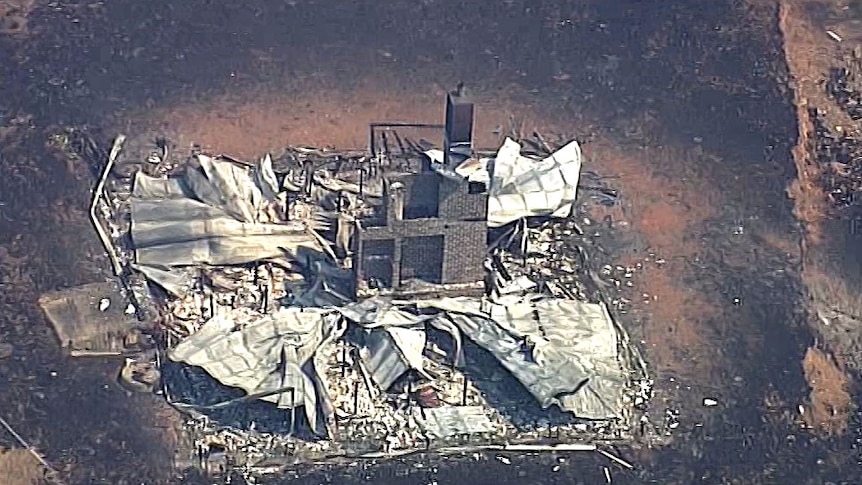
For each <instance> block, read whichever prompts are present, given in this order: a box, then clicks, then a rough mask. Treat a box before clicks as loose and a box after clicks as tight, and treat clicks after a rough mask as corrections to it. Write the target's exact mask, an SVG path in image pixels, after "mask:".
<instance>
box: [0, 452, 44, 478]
mask: <svg viewBox="0 0 862 485" xmlns="http://www.w3.org/2000/svg"><path fill="white" fill-rule="evenodd" d="M44 476H45V473H44V469H43V468H42V465H41V464H40V463H39V461H38V460H37V459H36V458H35V457H34V456H33V455H31V454H30V453H29V452H27V451H25V450H3V449H0V485H40V484H42V483H45V481H44Z"/></svg>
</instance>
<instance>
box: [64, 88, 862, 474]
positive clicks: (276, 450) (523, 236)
mask: <svg viewBox="0 0 862 485" xmlns="http://www.w3.org/2000/svg"><path fill="white" fill-rule="evenodd" d="M842 86H843V85H842ZM854 93H855V91H854ZM853 96H857V95H856V94H854V95H853ZM849 97H851V96H849V95H848V98H849ZM860 110H862V108H860ZM513 130H517V128H513ZM511 136H512V137H513V138H514V139H516V140H519V141H520V143H521V144H522V146H523V148H524V151H523V154H524V155H526V156H532V157H537V158H543V157H546V156H548V155H550V154H551V153H553V152H554V151H555V150H556V149H558V148H559V147H561V146H562V145H563V143H564V140H563V139H562V138H560V139H559V140H549V139H547V138H546V137H543V136H542V135H540V134H538V133H533V134H530V135H524V134H521V133H517V132H513V133H512V135H511ZM67 137H68V138H67V140H65V142H66V145H67V147H68V148H69V149H70V150H71V151H74V152H75V153H76V154H77V156H80V157H81V158H84V159H85V160H89V161H92V163H93V166H98V165H100V163H102V162H100V161H101V160H104V159H106V158H108V157H110V156H115V155H116V154H115V153H111V154H109V152H110V151H109V150H104V149H102V148H100V146H99V144H98V143H96V142H94V141H93V139H92V138H90V137H89V136H88V135H87V133H86V132H84V131H74V132H70V133H68V134H67ZM842 140H843V139H842ZM383 142H384V143H386V145H387V146H385V147H384V149H385V150H387V151H392V152H398V151H400V152H403V154H405V155H406V154H409V155H410V156H416V155H417V154H421V153H422V152H423V151H424V150H426V149H428V148H429V147H430V146H431V144H429V143H428V142H426V141H425V140H420V141H413V140H411V139H410V138H409V137H407V136H401V135H399V133H398V132H397V131H392V132H390V133H388V136H387V137H385V138H384V139H383ZM135 143H141V144H142V145H149V146H150V147H152V146H155V147H156V148H155V149H152V148H148V149H146V150H149V153H150V155H149V156H148V157H147V158H145V159H144V160H143V161H140V162H139V163H137V164H123V165H121V166H117V167H116V168H114V170H113V172H112V173H111V175H110V177H107V178H106V180H104V183H105V186H106V188H105V190H106V192H107V193H111V194H113V195H114V200H112V201H109V203H102V204H99V205H98V207H96V206H95V205H94V208H95V210H94V212H96V213H97V214H96V216H97V217H100V218H102V220H103V221H104V222H105V223H106V224H105V225H106V226H107V227H108V228H109V229H108V231H109V232H110V233H111V234H110V235H109V236H110V237H114V238H116V237H117V236H118V235H121V234H128V233H129V229H130V221H129V219H128V218H126V217H123V216H122V213H123V210H121V209H120V206H122V205H123V204H124V203H125V202H124V201H123V199H124V198H127V197H128V196H129V195H130V194H131V190H132V188H131V180H132V176H133V175H134V173H135V172H137V171H141V172H143V173H146V174H148V175H151V176H168V175H170V174H172V173H174V172H175V171H178V170H181V169H182V167H183V165H184V163H185V157H186V153H180V150H177V149H176V147H174V146H172V145H171V143H170V141H169V140H166V139H164V138H159V139H156V140H155V141H154V142H153V141H147V142H146V143H144V142H140V140H137V141H136V140H131V141H129V142H127V144H132V145H134V144H135ZM842 143H845V145H841V146H842V147H843V146H848V147H849V146H850V145H849V144H846V143H849V142H842ZM852 146H853V149H854V150H855V146H856V145H852ZM124 149H125V150H128V149H130V148H129V147H126V148H124ZM131 149H133V150H134V149H135V148H131ZM842 149H843V148H842ZM847 150H849V148H848V149H847ZM200 152H201V149H200V147H199V146H193V147H192V154H193V155H195V154H199V153H200ZM487 153H488V154H489V155H490V154H491V152H487ZM848 165H849V162H848ZM272 166H273V170H274V171H275V173H276V174H278V175H279V176H280V177H284V176H287V177H294V178H293V180H294V181H295V182H296V184H297V185H298V186H299V187H300V188H303V193H305V194H307V189H308V188H309V185H310V184H312V183H313V182H312V180H311V178H310V177H309V175H310V174H312V173H315V174H317V173H322V174H325V178H327V179H329V178H336V177H338V176H339V175H341V174H350V173H354V174H355V173H357V172H361V171H362V170H366V169H368V167H369V166H371V159H370V157H369V153H368V152H364V151H355V152H336V151H330V150H319V149H315V148H304V147H292V148H288V149H285V151H284V152H283V153H282V154H280V155H278V156H274V157H272ZM860 170H862V169H860ZM860 173H862V171H860ZM348 178H350V177H348ZM354 178H355V177H354ZM360 179H361V177H360ZM354 182H355V183H358V184H359V185H360V186H361V184H362V182H361V180H354ZM303 197H304V196H303ZM303 197H298V198H296V199H295V200H292V201H291V202H296V203H297V204H296V205H297V207H299V206H301V205H302V204H310V203H311V202H310V201H308V200H304V199H303ZM617 204H620V194H619V192H618V189H617V188H616V187H615V186H614V184H613V177H604V176H600V175H599V174H597V173H595V172H591V171H589V170H583V171H582V173H581V181H580V185H579V192H578V199H577V203H576V205H575V209H574V211H573V213H572V214H571V215H570V216H569V217H567V218H551V217H543V218H530V219H522V220H520V221H518V222H515V223H512V224H508V225H506V226H504V227H501V228H496V229H491V230H489V238H488V241H489V253H488V254H489V263H488V264H489V265H490V266H491V267H492V268H494V270H495V274H496V275H497V277H498V278H502V279H503V280H505V281H509V282H511V281H517V280H518V279H519V278H520V277H527V278H529V280H531V281H532V282H534V283H535V284H536V286H537V288H538V290H539V291H541V292H543V293H545V294H550V295H554V296H556V297H559V298H567V299H576V300H580V301H587V302H604V303H605V304H606V305H607V307H608V309H609V311H610V312H611V314H612V316H613V317H614V318H613V322H614V325H615V326H617V327H618V330H619V332H620V333H619V335H621V336H622V340H623V341H621V342H619V347H620V352H621V356H622V357H623V358H624V359H625V360H626V361H627V362H626V363H627V366H628V368H630V369H633V374H632V375H630V379H629V381H630V382H629V388H628V390H627V392H626V394H625V400H626V405H627V407H628V409H629V412H628V413H627V415H626V416H624V418H623V419H620V420H616V421H610V422H593V421H584V420H578V419H572V418H571V416H570V415H566V414H565V413H556V414H555V413H548V412H547V411H548V410H540V409H538V407H537V406H535V407H536V409H529V406H511V407H509V408H506V407H505V406H501V407H497V408H496V409H497V411H496V412H495V415H494V416H492V417H491V420H492V421H493V422H495V424H497V425H499V426H500V427H499V430H504V431H502V432H501V431H499V430H498V431H494V432H488V433H480V434H479V435H474V436H471V435H462V436H456V437H454V438H449V439H447V440H436V439H435V438H433V437H429V436H427V435H423V433H421V432H420V431H419V430H417V428H416V427H415V426H414V425H411V423H409V422H408V421H407V420H405V418H404V415H403V414H400V413H398V412H393V410H398V409H399V408H403V407H404V406H419V407H422V408H433V407H435V405H439V403H440V402H446V403H459V404H460V405H472V404H483V403H484V404H487V401H488V399H489V396H488V395H486V391H487V389H481V388H480V386H476V385H473V383H472V382H470V380H471V374H470V372H469V371H466V370H465V371H463V372H462V371H461V370H460V369H456V368H454V367H452V366H450V365H447V363H446V362H445V361H444V360H442V359H440V360H435V359H434V358H431V359H429V360H428V363H429V365H430V366H431V367H433V371H434V372H436V373H438V374H439V375H441V376H444V380H446V379H448V380H449V381H450V382H452V383H454V384H453V385H452V386H451V387H449V388H445V387H444V388H436V389H430V388H428V389H426V388H422V387H420V388H413V387H412V385H411V384H409V383H404V384H399V385H396V386H395V387H394V388H393V391H391V392H389V393H385V392H381V391H380V390H379V389H374V387H373V385H372V383H371V382H370V381H369V377H368V375H367V371H365V370H363V368H362V366H361V365H359V363H358V356H357V354H356V350H357V349H356V348H352V347H351V346H350V345H349V344H347V343H345V342H341V341H340V342H338V343H336V344H335V345H334V347H333V349H334V351H333V352H331V355H330V357H331V358H330V360H331V361H332V362H329V364H330V365H329V366H328V368H329V369H330V370H329V371H328V372H329V373H330V374H332V375H329V376H328V380H329V382H330V383H334V386H335V387H336V388H337V392H335V396H334V398H333V402H332V406H333V407H334V409H335V415H336V416H340V417H341V418H342V420H341V421H340V422H339V429H338V434H339V436H340V437H341V438H342V439H340V440H339V443H337V444H335V443H334V442H331V441H326V440H320V439H317V438H316V437H315V436H312V435H308V434H307V433H306V431H305V430H304V429H303V426H302V419H301V417H297V416H296V414H294V416H293V419H289V420H285V419H284V410H276V408H275V407H273V406H272V405H270V404H269V403H265V402H262V401H260V400H256V399H255V398H256V397H259V396H248V395H245V394H244V393H243V392H242V391H240V390H238V389H233V388H229V387H226V386H224V385H221V384H220V383H219V382H217V381H215V380H214V379H213V378H212V377H210V376H209V375H207V373H206V372H205V371H203V370H202V369H200V368H196V367H193V366H188V365H181V364H177V363H173V362H170V361H169V360H168V359H167V357H166V351H167V349H169V348H171V347H172V346H175V345H176V344H177V342H179V341H181V340H182V339H183V338H185V337H187V336H188V335H190V334H192V333H194V332H195V330H196V326H197V324H196V323H194V322H199V321H202V320H204V319H206V318H207V317H211V315H209V314H208V311H209V310H208V307H209V305H210V303H208V302H207V301H206V299H207V298H210V299H213V300H215V301H216V302H217V303H218V304H222V305H228V306H233V307H234V308H238V307H247V308H252V309H254V310H256V311H267V309H270V310H271V309H272V307H273V305H274V303H273V302H277V301H279V300H282V299H285V298H289V297H290V296H291V294H292V293H293V294H295V293H296V292H298V291H300V290H301V289H302V288H304V287H305V286H306V285H307V284H308V282H309V281H311V280H312V279H313V275H309V274H301V273H300V272H295V271H293V270H292V268H286V267H284V266H282V265H278V264H273V263H269V262H266V263H254V264H246V265H237V266H230V267H222V268H219V267H201V268H200V270H199V272H198V273H197V276H196V277H194V278H192V279H191V280H190V281H189V285H190V287H191V288H193V289H194V291H192V292H190V293H189V295H188V296H187V297H185V298H183V299H178V298H174V297H172V296H171V295H170V294H168V293H166V292H163V291H162V292H158V291H153V289H152V288H151V285H148V284H147V281H146V278H144V277H143V276H142V275H141V274H140V273H137V272H135V271H132V270H131V269H130V267H131V263H132V261H133V259H132V257H131V256H130V252H129V251H123V250H122V249H120V250H119V251H118V252H117V254H113V255H111V258H112V259H113V260H114V267H115V270H117V271H118V272H119V280H120V282H121V283H122V287H123V293H124V296H125V297H126V298H128V299H129V301H130V302H131V305H130V306H129V309H128V311H127V313H134V316H135V317H136V318H137V320H138V321H139V322H140V328H139V329H138V330H136V332H137V333H136V334H135V335H136V337H135V338H134V339H133V340H134V344H135V345H134V348H135V349H141V348H143V349H144V351H143V352H142V353H141V352H139V353H137V354H136V355H134V356H132V357H130V358H127V359H126V365H125V366H124V367H123V369H122V372H121V376H120V377H121V380H122V381H123V382H122V383H123V384H124V385H125V386H127V387H128V388H129V389H131V390H134V391H145V392H155V393H156V394H160V395H162V396H164V397H165V398H166V399H167V400H168V402H169V403H172V404H174V403H187V402H209V403H214V404H212V405H203V406H196V407H195V406H187V405H181V404H178V405H177V406H175V407H177V409H179V410H180V411H181V412H182V413H183V415H184V416H186V419H185V425H184V429H185V433H184V434H185V436H184V437H183V438H182V439H183V446H184V447H185V449H186V450H188V453H178V454H177V456H176V457H175V459H176V465H177V466H178V467H180V468H182V467H183V466H194V467H200V468H203V469H204V470H206V471H208V472H210V473H211V474H214V475H219V474H224V473H226V470H228V469H240V468H242V469H245V470H246V471H247V472H248V473H249V474H260V473H266V472H277V471H279V470H283V469H284V467H285V466H287V465H288V464H292V463H296V462H301V461H308V460H309V459H311V460H313V461H319V460H321V459H330V460H331V459H333V458H339V457H341V458H345V457H354V458H355V457H370V458H376V457H377V458H379V457H386V456H396V455H398V454H402V453H406V452H410V451H422V450H424V449H431V448H435V449H456V450H461V451H477V450H482V449H486V450H487V449H492V450H493V449H497V450H502V449H509V448H507V447H510V448H511V449H512V450H515V449H516V448H517V445H518V444H519V443H539V444H540V445H543V446H547V447H548V449H554V448H555V447H557V449H567V448H565V447H566V446H569V447H571V446H575V445H565V443H572V442H577V443H597V444H599V445H600V446H601V444H605V445H611V446H612V445H613V444H614V443H624V442H630V440H632V439H633V438H635V437H639V438H642V439H647V440H650V441H657V440H662V439H665V438H666V437H667V436H670V430H671V429H673V428H674V427H675V426H673V423H672V421H673V420H670V421H668V420H665V422H664V423H661V424H657V425H653V424H652V423H651V422H650V421H649V419H648V418H647V411H648V403H649V400H650V398H651V396H652V381H651V380H650V378H649V376H648V375H647V372H646V364H645V362H644V361H643V359H642V357H641V356H640V354H639V352H638V351H637V345H635V344H632V343H631V342H629V341H628V333H627V332H626V331H625V330H624V329H623V328H622V327H619V323H618V322H619V321H620V320H621V319H622V320H627V317H626V315H627V314H628V313H629V311H630V304H631V302H632V300H633V299H636V298H642V297H643V298H646V295H635V294H634V290H633V283H632V278H633V277H634V276H635V274H636V273H637V272H639V271H640V270H641V269H642V264H644V263H637V264H636V265H635V266H632V267H624V266H620V265H616V264H615V263H614V262H613V260H614V253H615V247H614V245H615V244H619V243H618V242H616V241H617V240H618V238H617V237H615V234H614V233H615V232H617V231H618V230H619V229H618V221H614V220H613V219H612V218H611V217H610V216H608V217H606V218H605V219H604V220H592V219H591V218H590V217H589V215H588V214H589V213H590V207H592V206H595V205H603V206H614V205H617ZM305 216H306V217H307V216H308V215H307V214H305ZM294 217H302V215H301V214H299V212H297V213H296V214H294ZM325 232H326V231H325V230H323V231H322V233H324V234H325ZM327 237H328V238H330V239H332V238H334V236H333V235H331V234H329V235H327ZM120 239H122V238H120ZM106 249H108V248H106ZM108 251H109V253H110V249H108ZM650 256H651V258H653V260H654V261H655V262H656V263H657V264H661V260H660V258H659V256H657V255H654V254H651V255H650ZM648 260H649V258H648ZM154 294H156V295H158V297H157V298H153V295H154ZM141 332H142V333H143V335H141ZM432 337H433V335H432V336H429V339H431V341H430V342H433V338H432ZM465 345H466V346H467V350H468V351H469V350H470V346H471V344H470V343H469V342H467V343H465ZM433 346H434V345H433V343H432V347H433ZM441 346H442V345H441ZM442 353H443V352H441V354H442ZM475 355H478V356H479V357H477V359H479V360H482V359H484V360H487V362H482V363H481V365H482V366H488V367H493V366H494V365H497V366H499V364H498V363H496V362H491V361H492V360H493V359H490V358H489V356H488V355H485V354H483V353H482V352H478V353H476V354H475ZM477 380H478V379H477ZM169 382H184V383H185V384H184V385H169V384H168V383H169ZM459 383H460V384H459ZM468 384H469V385H468ZM503 384H504V385H509V386H511V385H512V384H513V383H503ZM514 387H518V386H517V385H515V386H514ZM524 393H525V392H524ZM360 394H365V395H366V396H365V397H363V399H361V400H360V399H359V397H358V396H359V395H360ZM528 400H529V399H528V398H526V399H524V401H528ZM491 407H492V408H494V407H493V406H491ZM300 414H301V413H300ZM362 416H365V418H362ZM357 417H359V419H356V418H357ZM371 417H373V418H374V419H369V418H371ZM669 423H670V424H669ZM306 424H307V423H306ZM348 428H349V429H348ZM344 438H346V439H344ZM435 441H437V442H435ZM501 443H502V445H501ZM393 445H394V446H393ZM579 446H581V447H584V449H596V445H592V444H591V445H579ZM539 448H541V446H540V447H539ZM539 448H537V449H539ZM573 449H574V448H573ZM579 449H580V448H579ZM600 451H601V450H600ZM611 456H612V457H613V459H614V460H621V459H619V458H617V457H614V456H613V455H611ZM621 461H622V463H625V464H626V466H627V467H628V466H630V464H628V463H627V462H625V461H624V460H621ZM252 472H253V473H252Z"/></svg>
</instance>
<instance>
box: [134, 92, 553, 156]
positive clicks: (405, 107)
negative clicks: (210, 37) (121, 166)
mask: <svg viewBox="0 0 862 485" xmlns="http://www.w3.org/2000/svg"><path fill="white" fill-rule="evenodd" d="M496 94H497V93H495V97H490V96H489V97H487V98H484V97H483V96H482V95H481V93H477V94H476V95H475V96H474V98H475V101H476V104H477V110H476V126H475V128H474V137H475V140H474V143H475V145H476V146H477V147H478V148H496V147H497V146H499V143H500V141H501V134H502V135H505V134H506V132H507V130H508V129H509V127H510V125H511V119H512V118H513V117H517V118H518V120H519V121H521V122H523V123H524V129H525V130H532V129H542V128H545V129H547V128H548V126H547V125H543V124H542V123H539V122H537V120H539V119H540V116H541V117H542V118H547V117H546V116H542V115H541V114H540V113H535V112H532V111H533V110H530V109H527V110H525V109H524V107H523V106H519V105H517V104H515V103H514V102H512V101H509V100H507V99H506V97H505V96H497V95H496ZM445 96H446V91H445V89H443V88H442V87H440V86H438V85H430V86H429V85H426V86H418V87H416V88H414V89H411V90H410V91H409V92H405V91H404V90H403V89H400V88H399V87H398V86H391V85H389V86H387V85H386V84H385V83H382V82H372V81H368V82H365V83H363V84H361V85H359V86H357V87H355V88H345V89H338V90H329V89H324V88H320V87H317V88H315V87H308V86H288V87H285V88H284V89H283V90H281V91H280V92H278V93H273V92H269V91H264V92H253V91H246V92H241V93H233V94H227V95H220V96H215V97H212V98H209V99H201V100H196V101H195V102H193V103H186V104H179V105H175V106H171V107H166V108H158V109H155V110H152V111H149V112H147V113H146V114H145V115H141V116H137V117H134V116H133V118H137V120H138V121H136V122H134V123H133V124H132V126H128V127H127V128H126V129H127V130H137V131H140V129H141V128H147V129H152V130H159V131H162V132H165V133H168V134H173V135H174V138H173V139H174V141H176V142H178V143H179V144H180V146H183V145H186V144H189V143H191V142H194V143H198V144H200V145H201V146H202V147H203V148H204V149H205V150H207V149H209V150H215V151H218V152H221V153H228V154H232V155H235V156H239V157H246V158H249V157H256V156H260V155H261V154H262V153H265V152H268V151H276V152H277V151H279V150H281V149H283V148H284V147H286V146H288V145H294V146H295V145H306V146H315V147H330V148H337V149H339V150H348V149H364V148H366V147H367V146H368V143H369V141H368V137H369V133H368V125H369V124H370V123H372V122H411V123H442V122H443V116H444V107H445V99H446V98H445ZM136 125H137V126H136ZM410 130H411V129H404V130H399V132H400V133H402V134H406V135H407V136H409V137H411V138H413V139H418V138H419V137H425V138H427V139H428V140H429V141H432V142H435V143H437V144H440V143H441V142H442V133H441V132H440V130H430V129H429V130H424V131H419V130H416V131H410ZM542 131H544V130H542ZM561 131H566V130H561V129H560V128H559V126H558V127H557V129H556V130H554V131H552V132H557V133H559V132H561ZM414 134H415V136H414ZM435 137H437V138H440V140H437V139H436V138H435Z"/></svg>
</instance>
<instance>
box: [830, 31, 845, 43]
mask: <svg viewBox="0 0 862 485" xmlns="http://www.w3.org/2000/svg"><path fill="white" fill-rule="evenodd" d="M826 35H828V36H829V37H832V40H834V41H835V42H841V41H843V40H844V39H842V38H841V36H840V35H838V34H836V33H835V32H833V31H831V30H827V31H826Z"/></svg>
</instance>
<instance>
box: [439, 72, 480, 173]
mask: <svg viewBox="0 0 862 485" xmlns="http://www.w3.org/2000/svg"><path fill="white" fill-rule="evenodd" d="M472 154H473V103H472V101H470V100H469V99H468V98H467V96H466V93H465V90H464V83H463V82H461V83H458V86H457V88H456V89H455V90H454V91H451V92H449V94H448V95H447V96H446V131H445V133H444V138H443V155H444V160H443V161H444V163H445V164H446V165H447V166H451V165H457V164H459V163H461V162H463V161H464V160H466V159H468V158H470V157H471V156H472Z"/></svg>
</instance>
